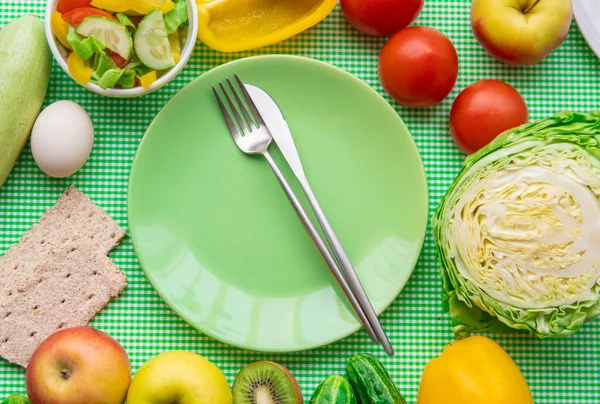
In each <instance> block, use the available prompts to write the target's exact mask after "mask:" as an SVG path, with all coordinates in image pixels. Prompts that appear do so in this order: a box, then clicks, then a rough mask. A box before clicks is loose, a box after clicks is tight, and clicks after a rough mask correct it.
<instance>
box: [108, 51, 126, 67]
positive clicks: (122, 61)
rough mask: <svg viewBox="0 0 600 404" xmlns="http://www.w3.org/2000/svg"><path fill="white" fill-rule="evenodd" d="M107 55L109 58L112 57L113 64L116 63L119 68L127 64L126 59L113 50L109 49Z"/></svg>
mask: <svg viewBox="0 0 600 404" xmlns="http://www.w3.org/2000/svg"><path fill="white" fill-rule="evenodd" d="M108 57H109V58H111V59H112V61H113V62H115V64H116V65H117V67H119V68H121V67H123V66H125V65H126V64H127V62H128V61H127V60H126V59H123V58H122V57H121V55H118V54H116V53H115V52H113V51H110V52H109V53H108Z"/></svg>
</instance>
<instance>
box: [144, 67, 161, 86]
mask: <svg viewBox="0 0 600 404" xmlns="http://www.w3.org/2000/svg"><path fill="white" fill-rule="evenodd" d="M156 80H158V76H157V75H156V70H152V71H151V72H150V73H148V74H146V75H144V76H142V77H141V78H140V84H141V85H142V87H144V88H148V87H150V86H151V85H152V84H154V82H155V81H156Z"/></svg>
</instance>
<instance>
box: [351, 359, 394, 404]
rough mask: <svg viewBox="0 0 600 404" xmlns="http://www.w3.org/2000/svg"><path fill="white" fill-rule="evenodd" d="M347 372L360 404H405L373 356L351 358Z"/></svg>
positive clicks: (392, 382)
mask: <svg viewBox="0 0 600 404" xmlns="http://www.w3.org/2000/svg"><path fill="white" fill-rule="evenodd" d="M347 371H348V378H349V379H350V383H352V387H354V391H355V392H356V394H357V395H358V398H359V399H360V402H361V404H406V401H405V400H404V397H402V394H400V392H399V391H398V388H397V387H396V384H394V381H393V380H392V378H391V377H390V375H389V373H388V372H387V370H385V368H384V367H383V365H382V364H381V362H379V361H378V360H377V359H375V357H374V356H372V355H368V354H358V355H355V356H353V357H352V358H350V362H349V363H348V370H347Z"/></svg>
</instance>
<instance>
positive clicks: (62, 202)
mask: <svg viewBox="0 0 600 404" xmlns="http://www.w3.org/2000/svg"><path fill="white" fill-rule="evenodd" d="M124 236H125V231H124V230H123V229H122V228H121V227H120V226H119V224H118V223H117V222H115V221H114V220H113V219H112V218H111V217H110V216H108V215H107V214H106V212H104V211H103V210H102V209H101V208H99V207H98V206H96V205H95V204H94V203H93V202H92V201H91V200H90V198H88V197H87V196H86V195H84V194H83V193H81V192H80V191H78V190H77V189H75V188H74V187H73V186H71V187H70V188H68V189H67V190H66V191H65V192H64V193H63V195H62V196H61V197H60V199H59V200H58V202H57V203H56V205H55V206H54V207H53V208H52V209H50V210H48V211H47V212H46V213H45V214H44V215H43V216H42V217H41V219H40V221H39V223H37V224H35V225H34V226H33V227H32V228H31V229H30V230H29V231H28V232H27V233H25V234H24V235H23V237H22V238H21V241H20V242H19V244H18V245H14V246H12V247H10V248H9V249H8V251H7V252H6V254H5V255H4V256H3V257H0V304H2V303H3V302H4V301H6V300H7V299H8V298H9V297H10V296H8V294H9V293H12V292H14V290H15V289H16V288H18V287H20V286H22V285H23V284H24V283H27V281H28V279H29V277H30V276H31V275H32V273H33V271H34V269H35V268H36V267H37V266H38V265H40V264H42V263H43V262H45V261H46V259H47V257H48V254H49V253H50V252H51V251H53V250H55V249H56V248H59V247H60V246H62V245H64V244H65V243H73V244H76V245H81V246H83V245H88V244H89V245H92V246H93V245H95V246H96V247H95V249H96V250H97V251H98V252H100V253H101V254H104V255H106V254H108V253H109V252H110V251H111V250H112V249H113V248H115V247H116V246H117V245H118V244H119V242H120V241H121V239H122V238H123V237H124Z"/></svg>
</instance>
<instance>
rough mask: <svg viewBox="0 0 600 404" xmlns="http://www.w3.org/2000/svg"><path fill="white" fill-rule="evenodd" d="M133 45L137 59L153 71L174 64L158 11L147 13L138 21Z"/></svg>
mask: <svg viewBox="0 0 600 404" xmlns="http://www.w3.org/2000/svg"><path fill="white" fill-rule="evenodd" d="M134 45H135V54H136V55H137V57H138V58H139V59H140V60H141V62H142V63H143V64H145V65H146V66H148V67H150V68H152V69H154V70H166V69H170V68H172V67H174V66H175V64H176V63H175V59H173V51H172V50H171V44H170V43H169V37H168V34H167V28H166V27H165V20H164V19H163V16H162V12H161V11H160V9H156V10H153V11H151V12H149V13H148V15H146V16H145V17H144V18H143V19H142V21H140V24H139V25H138V28H137V31H136V32H135V38H134Z"/></svg>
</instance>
